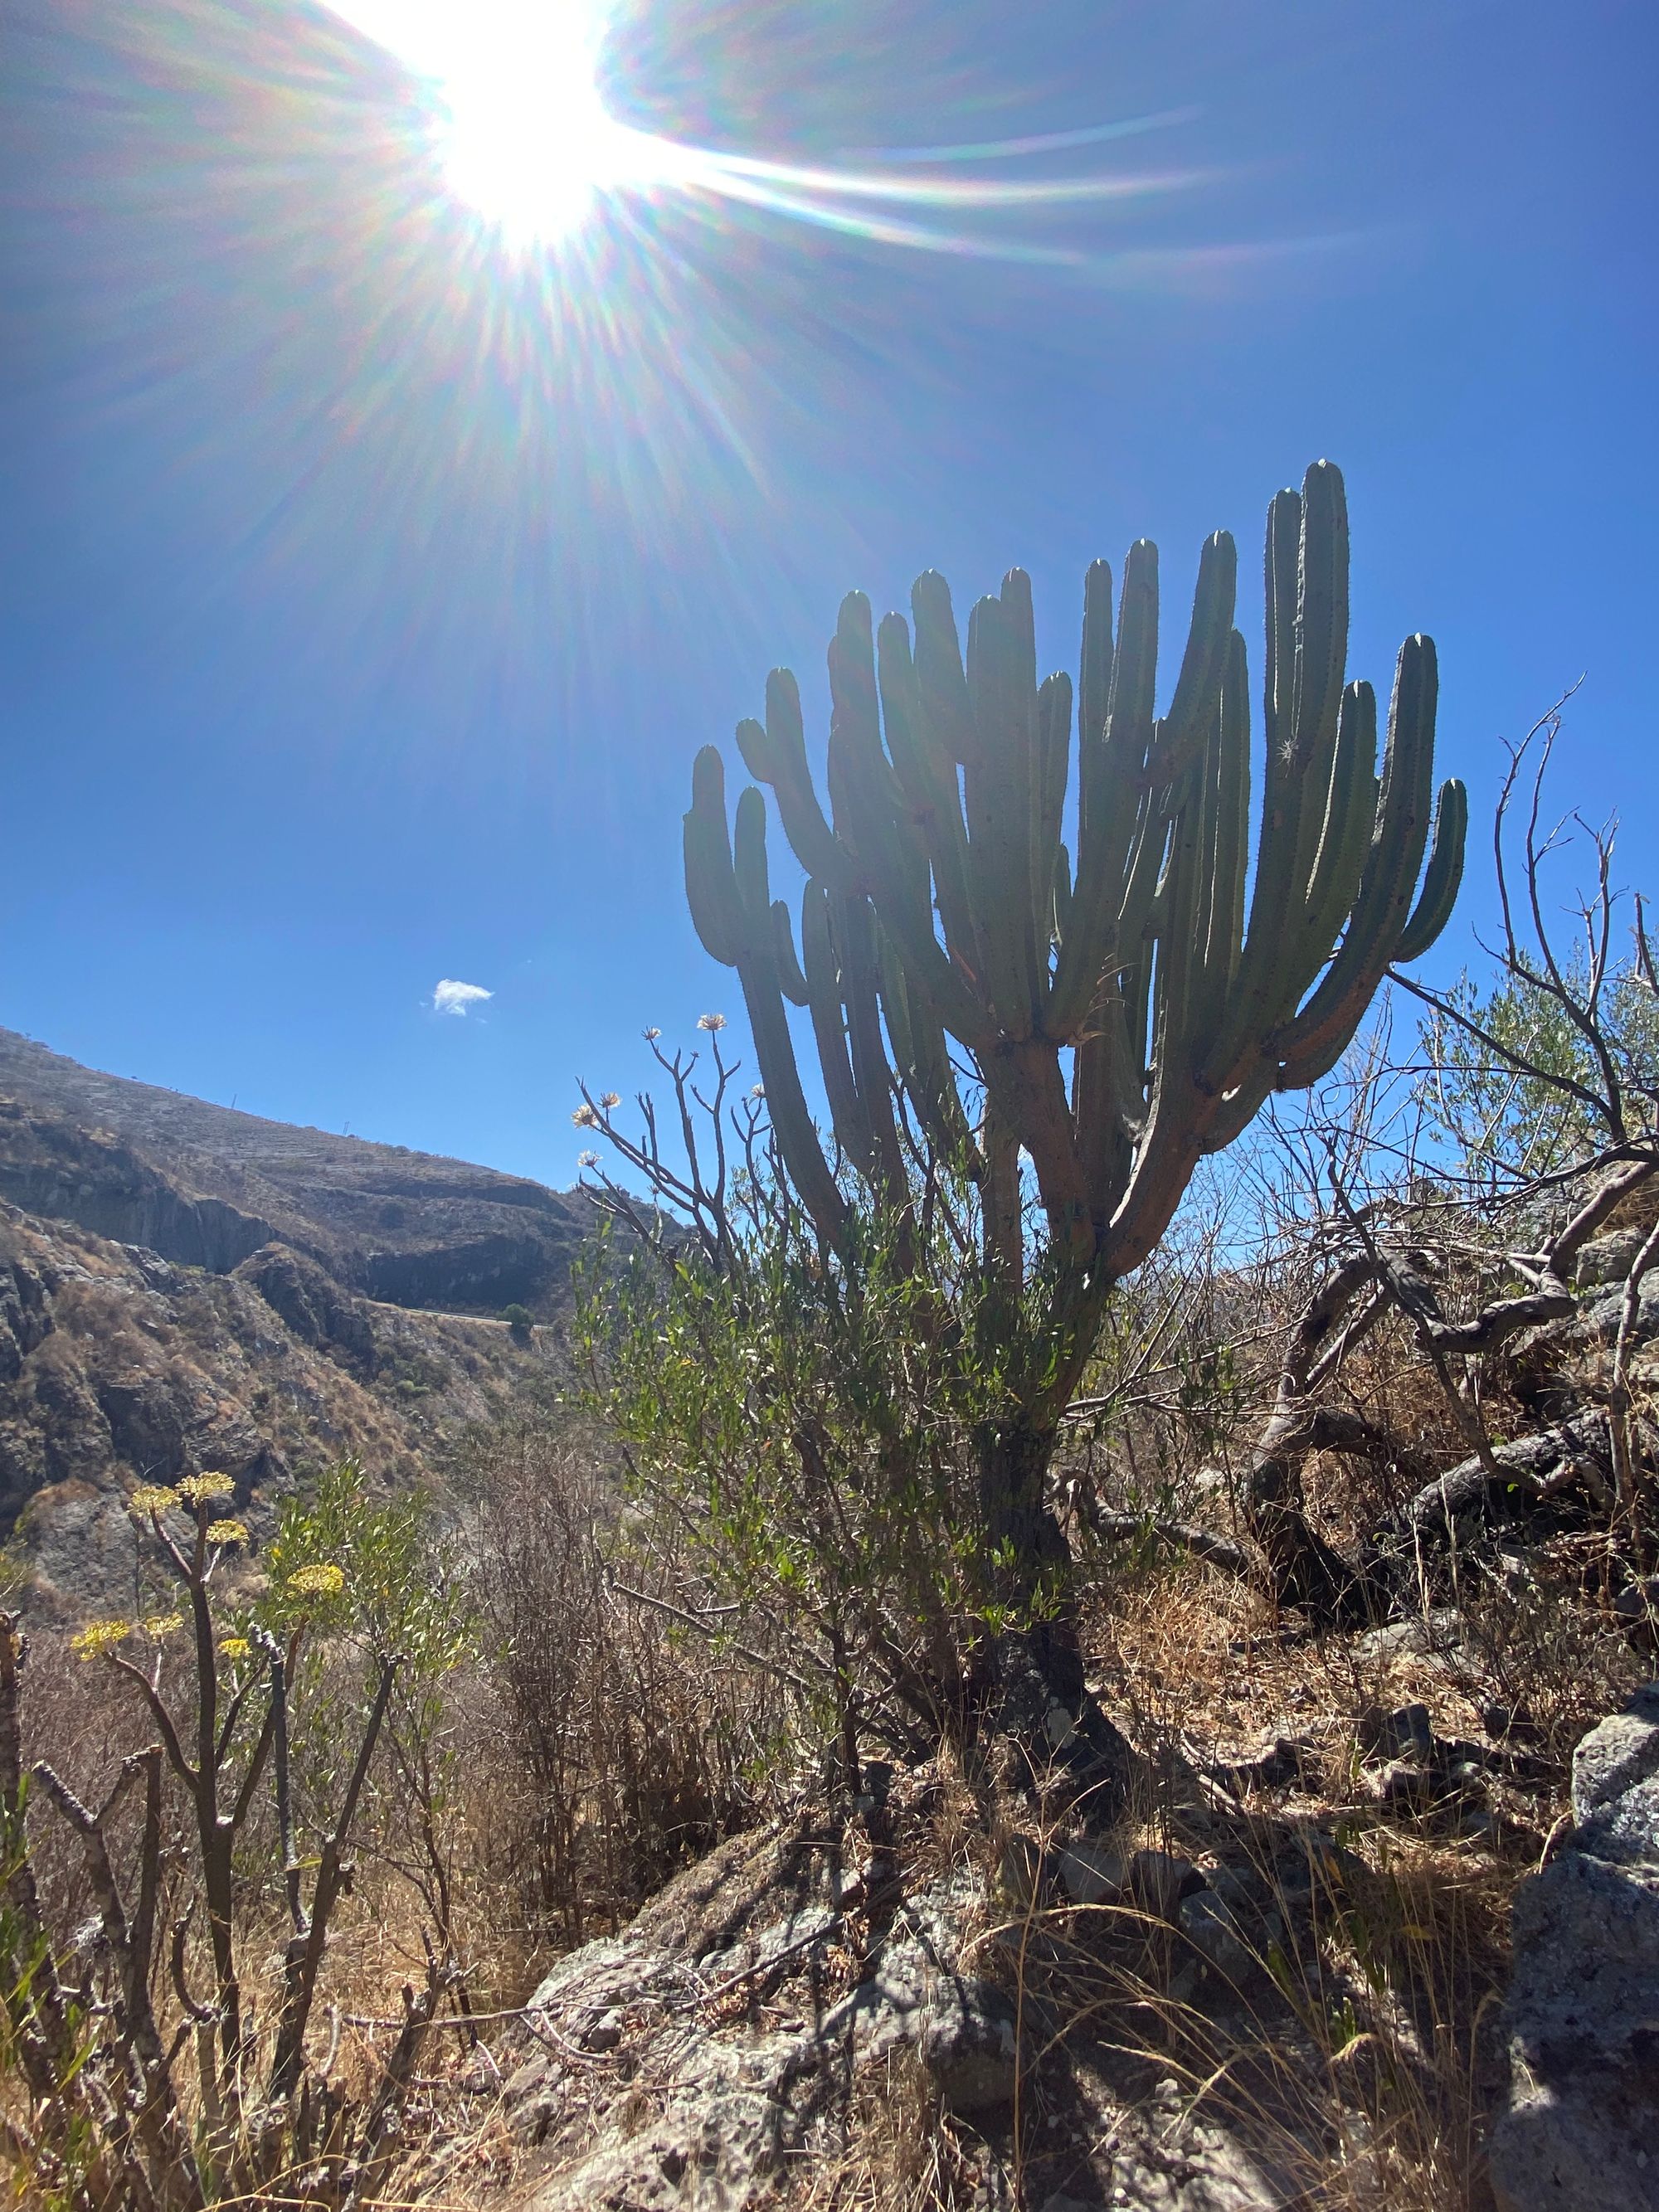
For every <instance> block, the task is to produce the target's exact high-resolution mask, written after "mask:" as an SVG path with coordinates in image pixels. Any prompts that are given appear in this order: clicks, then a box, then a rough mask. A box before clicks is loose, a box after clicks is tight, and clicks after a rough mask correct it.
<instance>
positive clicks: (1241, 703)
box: [1204, 630, 1250, 1022]
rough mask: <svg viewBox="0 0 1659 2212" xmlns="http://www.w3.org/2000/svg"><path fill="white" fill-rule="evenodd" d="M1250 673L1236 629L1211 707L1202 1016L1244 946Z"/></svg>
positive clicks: (1215, 1009)
mask: <svg viewBox="0 0 1659 2212" xmlns="http://www.w3.org/2000/svg"><path fill="white" fill-rule="evenodd" d="M1249 687H1250V671H1249V658H1248V655H1247V654H1246V652H1245V648H1244V641H1243V638H1242V637H1241V636H1240V635H1239V634H1238V632H1237V630H1234V631H1233V633H1232V635H1231V637H1230V639H1229V640H1228V651H1227V665H1226V670H1225V675H1224V677H1223V679H1222V692H1221V698H1220V701H1219V702H1218V705H1217V708H1216V720H1217V732H1218V743H1219V746H1220V759H1219V762H1218V767H1217V783H1218V801H1217V819H1216V845H1215V871H1216V881H1215V892H1214V896H1213V898H1212V902H1211V907H1210V935H1209V942H1208V945H1207V946H1206V953H1205V962H1204V965H1205V969H1206V974H1207V975H1208V976H1209V978H1210V980H1211V986H1212V999H1213V1004H1212V1006H1211V1008H1210V1010H1209V1016H1208V1018H1209V1019H1210V1020H1211V1021H1212V1022H1213V1021H1214V1020H1215V1019H1216V1018H1218V1016H1219V1012H1220V1005H1221V998H1222V995H1223V994H1225V991H1226V990H1227V989H1228V988H1229V987H1231V983H1232V981H1233V978H1234V977H1235V976H1236V975H1237V973H1238V963H1239V961H1240V959H1241V958H1242V957H1243V951H1244V942H1243V940H1244V878H1245V873H1246V871H1247V870H1248V868H1249V864H1250V688H1249Z"/></svg>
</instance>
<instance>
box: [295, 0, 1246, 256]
mask: <svg viewBox="0 0 1659 2212" xmlns="http://www.w3.org/2000/svg"><path fill="white" fill-rule="evenodd" d="M613 6H614V0H540V4H537V0H336V4H335V7H334V11H333V12H334V13H335V14H336V15H339V16H340V17H342V18H343V20H344V21H347V22H349V23H350V24H351V25H352V26H353V27H354V28H356V29H357V30H359V31H361V32H362V33H364V34H365V35H366V36H367V37H368V38H370V39H372V40H374V41H375V43H376V44H377V45H379V46H383V47H384V48H386V50H387V51H388V52H391V53H392V54H393V55H395V56H396V57H397V58H398V59H399V60H400V61H402V62H403V63H404V64H405V65H406V66H407V67H408V68H409V69H410V70H412V71H414V72H415V73H416V75H417V76H421V77H423V78H425V79H426V80H427V81H428V83H429V84H430V86H431V88H432V107H433V114H434V122H435V136H436V138H437V142H438V145H439V149H440V151H441V157H442V161H443V165H444V170H445V174H446V177H447V182H448V185H449V187H450V190H451V191H453V193H454V195H455V197H457V198H458V199H459V200H460V201H462V202H464V203H465V204H467V205H469V206H471V208H472V209H473V210H475V211H476V212H477V214H478V215H479V216H482V217H483V220H484V221H485V222H488V223H489V224H490V225H492V226H493V227H494V228H495V229H497V230H498V231H499V232H500V234H501V236H502V238H503V239H504V240H507V242H508V243H509V244H513V245H516V246H554V247H556V246H559V245H560V244H561V243H562V241H564V240H568V239H569V238H571V237H572V236H573V235H574V234H576V233H578V232H580V230H581V229H582V228H583V227H584V226H585V225H586V223H587V222H588V221H589V220H590V219H591V218H592V216H594V215H595V214H596V213H597V212H598V211H599V210H600V209H601V207H602V206H604V205H605V204H606V203H607V202H612V201H615V200H617V199H618V198H620V197H624V196H627V195H629V194H637V195H644V196H647V197H662V196H665V195H671V194H678V195H683V196H689V197H703V198H706V199H711V200H722V199H723V200H726V201H729V202H732V203H737V204H743V205H746V206H749V207H754V208H759V209H763V210H768V211H769V212H770V213H772V214H774V215H777V216H786V217H788V218H791V219H793V220H794V221H797V222H805V223H810V224H814V225H817V226H818V227H820V228H826V229H830V230H836V231H842V232H844V233H848V234H852V235H854V236H857V237H863V238H866V239H870V240H877V241H879V242H883V243H886V244H890V245H900V246H919V247H925V248H928V249H931V250H933V251H936V252H958V253H960V252H968V253H975V252H977V253H987V254H992V255H995V256H996V257H998V258H1006V259H1015V260H1024V261H1046V262H1055V261H1058V262H1075V261H1079V260H1081V259H1083V258H1085V257H1084V256H1083V255H1082V254H1080V253H1079V252H1078V251H1077V250H1075V249H1074V248H1070V247H1066V246H1054V245H1044V244H1042V243H1036V242H1032V241H1030V240H1022V239H1018V238H1013V237H1010V236H1008V235H1007V234H994V233H987V232H986V231H984V230H983V229H982V228H977V229H976V228H970V227H964V219H965V222H966V224H967V225H969V226H971V225H972V224H973V223H974V222H975V218H977V217H979V216H985V215H992V216H995V215H998V214H1006V213H1011V212H1012V213H1018V212H1030V211H1033V210H1054V209H1060V208H1064V207H1067V206H1074V205H1078V204H1083V203H1089V202H1093V203H1103V202H1109V201H1115V200H1128V199H1139V198H1144V197H1146V196H1147V195H1149V194H1151V193H1155V192H1167V191H1174V190H1177V189H1180V188H1182V187H1185V186H1189V185H1194V184H1197V183H1200V182H1201V181H1203V179H1202V177H1201V175H1200V173H1198V172H1194V171H1192V170H1177V171H1163V172H1160V173H1157V174H1155V175H1133V174H1127V175H1121V174H1101V173H1095V174H1085V175H1080V176H1069V177H1067V176H1059V177H1056V176H1053V175H1040V176H1035V177H1023V178H1021V177H1016V178H1008V177H1006V176H1000V177H995V178H975V177H963V176H962V175H961V174H960V173H957V174H955V175H945V176H931V175H924V174H920V173H918V170H919V169H920V168H921V167H923V166H924V165H925V166H927V167H933V166H935V165H937V166H939V167H952V166H954V167H957V169H958V171H959V169H960V166H961V165H962V164H963V163H969V162H998V163H1000V162H1006V161H1009V160H1011V159H1019V158H1022V157H1033V156H1035V157H1042V156H1046V155H1050V154H1052V153H1054V152H1058V151H1061V150H1066V149H1073V148H1078V147H1082V146H1092V145H1096V144H1099V143H1104V142H1106V141H1108V140H1111V139H1117V138H1121V137H1130V136H1133V135H1137V134H1139V133H1140V132H1143V131H1151V130H1156V129H1158V128H1159V127H1161V126H1164V125H1169V124H1172V123H1179V122H1185V121H1187V120H1188V119H1190V115H1191V111H1190V110H1181V111H1178V112H1174V113H1170V114H1165V115H1158V116H1146V117H1142V118H1134V119H1132V120H1129V121H1127V122H1119V123H1110V124H1103V125H1095V126H1091V128H1089V129H1087V130H1081V131H1065V132H1060V133H1059V134H1055V135H1052V136H1049V137H1032V138H1024V139H1012V140H1000V141H997V142H994V143H986V144H978V145H969V146H945V147H937V148H922V149H902V148H896V149H887V150H884V153H883V154H882V155H879V156H878V157H877V159H878V161H879V162H880V164H881V166H880V167H846V168H842V167H832V166H828V165H824V164H821V163H820V164H814V165H811V166H802V165H798V164H794V163H791V162H787V161H764V160H760V159H757V158H754V157H751V156H750V155H742V154H737V153H729V152H720V151H717V150H715V149H710V148H705V147H699V146H694V145H688V144H685V143H682V142H681V141H679V140H678V139H674V138H671V137H664V136H661V135H659V134H658V133H655V132H653V131H640V130H636V129H634V128H633V127H631V126H630V125H627V124H624V123H622V122H620V121H618V120H617V118H616V117H615V116H613V115H612V114H611V112H610V111H609V109H608V108H607V107H606V106H605V97H604V93H603V89H602V63H603V53H604V46H605V36H606V32H607V28H608V22H609V17H610V15H611V11H612V8H613Z"/></svg>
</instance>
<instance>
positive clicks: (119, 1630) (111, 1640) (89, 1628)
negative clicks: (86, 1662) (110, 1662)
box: [70, 1620, 132, 1659]
mask: <svg viewBox="0 0 1659 2212" xmlns="http://www.w3.org/2000/svg"><path fill="white" fill-rule="evenodd" d="M131 1633H132V1623H131V1621H130V1620H89V1621H88V1623H87V1625H86V1626H85V1627H84V1628H83V1629H82V1630H81V1631H80V1632H79V1634H78V1635H75V1636H72V1637H70V1650H71V1651H72V1652H73V1653H74V1654H75V1656H76V1658H77V1659H98V1658H101V1657H102V1656H103V1655H104V1653H105V1652H106V1651H113V1650H114V1649H115V1647H116V1645H117V1644H125V1642H126V1640H127V1638H128V1637H129V1636H131Z"/></svg>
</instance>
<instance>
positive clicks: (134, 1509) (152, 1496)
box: [127, 1482, 179, 1515]
mask: <svg viewBox="0 0 1659 2212" xmlns="http://www.w3.org/2000/svg"><path fill="white" fill-rule="evenodd" d="M178 1503H179V1493H178V1492H177V1491H176V1490H169V1489H168V1488H167V1485H166V1484H165V1483H164V1482H141V1483H140V1484H139V1486H138V1487H137V1490H135V1491H134V1492H133V1493H132V1495H131V1498H128V1500H127V1510H128V1512H129V1513H154V1514H157V1515H159V1514H162V1513H170V1512H171V1511H172V1510H173V1507H174V1506H175V1505H176V1504H178Z"/></svg>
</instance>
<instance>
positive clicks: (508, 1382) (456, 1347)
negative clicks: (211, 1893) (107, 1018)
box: [0, 1030, 593, 1613]
mask: <svg viewBox="0 0 1659 2212" xmlns="http://www.w3.org/2000/svg"><path fill="white" fill-rule="evenodd" d="M592 1220H593V1215H592V1207H591V1206H590V1204H589V1201H588V1200H586V1199H585V1198H584V1197H583V1196H582V1195H581V1194H580V1193H576V1192H558V1191H554V1190H550V1189H547V1188H544V1186H543V1185H542V1184H540V1183H535V1182H529V1181H527V1180H526V1179H525V1178H523V1177H521V1176H506V1175H499V1174H496V1173H495V1172H494V1171H493V1170H490V1169H488V1168H479V1167H473V1166H470V1165H468V1164H466V1163H465V1162H463V1161H459V1160H447V1159H441V1158H435V1157H434V1156H433V1155H432V1154H429V1153H424V1152H408V1151H405V1150H404V1148H403V1147H401V1146H395V1145H376V1144H370V1143H368V1142H366V1141H364V1140H362V1139H359V1138H355V1137H337V1136H331V1135H329V1134H327V1133H325V1132H324V1131H322V1130H319V1129H305V1128H295V1127H289V1125H288V1124H287V1123H285V1122H281V1121H263V1120H261V1119H260V1118H259V1117H258V1116H257V1115H252V1114H240V1113H237V1112H234V1110H232V1109H228V1108H225V1107H222V1106H212V1105H209V1104H208V1103H205V1102H204V1100H202V1099H198V1098H189V1097H181V1096H180V1095H179V1094H178V1093H177V1092H174V1091H163V1090H159V1089H157V1088H155V1086H153V1085H149V1084H143V1083H131V1082H128V1081H125V1080H124V1079H122V1078H120V1077H117V1076H110V1075H103V1074H100V1073H96V1072H95V1071H94V1070H93V1069H91V1068H86V1067H82V1066H80V1065H79V1064H78V1063H77V1062H76V1061H75V1060H66V1059H64V1058H63V1057H62V1056H61V1055H60V1054H57V1053H53V1052H50V1051H48V1050H47V1049H46V1047H45V1046H43V1045H39V1044H36V1043H34V1042H32V1041H30V1040H29V1039H27V1038H25V1037H21V1036H16V1035H15V1034H14V1033H13V1032H11V1031H9V1030H0V1541H7V1540H9V1541H11V1542H12V1543H13V1546H14V1548H15V1551H16V1552H17V1553H20V1554H21V1556H22V1558H23V1559H25V1561H26V1562H27V1565H28V1566H29V1567H30V1569H31V1571H32V1573H33V1577H34V1581H35V1588H34V1592H33V1601H34V1602H36V1603H44V1604H46V1605H48V1606H52V1607H55V1608H57V1609H60V1610H63V1611H65V1612H71V1613H81V1612H84V1611H87V1610H89V1609H92V1610H95V1609H99V1608H106V1609H108V1608H117V1609H118V1608H120V1607H124V1606H125V1605H126V1604H128V1603H130V1602H131V1601H132V1599H133V1597H134V1595H135V1592H134V1590H133V1587H132V1584H133V1576H134V1572H135V1567H136V1558H137V1554H136V1549H135V1547H134V1543H133V1538H132V1532H131V1527H130V1524H129V1522H128V1520H127V1516H126V1513H125V1508H124V1506H123V1504H122V1498H123V1495H124V1493H125V1492H126V1491H127V1490H129V1489H130V1488H131V1486H133V1484H135V1483H136V1482H137V1481H140V1480H161V1481H169V1480H174V1479H176V1478H177V1477H178V1476H179V1475H180V1474H186V1473H189V1472H191V1471H196V1470H200V1469H204V1468H222V1469H223V1471H224V1472H226V1473H228V1474H232V1475H234V1477H235V1479H236V1483H237V1492H238V1499H239V1504H238V1509H237V1510H239V1512H240V1513H241V1515H242V1516H243V1517H244V1518H246V1520H247V1521H248V1522H249V1525H250V1528H252V1532H253V1534H254V1535H255V1538H256V1540H257V1538H258V1534H259V1533H260V1530H261V1528H263V1527H264V1526H265V1525H267V1524H268V1522H269V1517H270V1510H271V1508H272V1506H273V1504H274V1503H275V1501H276V1498H279V1497H280V1495H281V1494H282V1493H283V1492H284V1491H285V1490H287V1489H288V1488H289V1487H290V1486H292V1485H293V1484H294V1483H295V1481H296V1480H301V1479H302V1478H303V1477H304V1476H305V1475H306V1474H307V1473H309V1472H312V1471H313V1470H314V1469H315V1468H318V1467H319V1466H321V1465H323V1464H325V1463H326V1462H328V1461H329V1460H330V1459H332V1458H335V1457H337V1456H338V1455H341V1454H342V1453H343V1452H347V1451H352V1452H356V1453H357V1454H359V1455H361V1456H362V1458H363V1459H364V1461H365V1462H366V1463H367V1465H368V1468H369V1470H370V1472H371V1474H373V1475H374V1477H375V1478H376V1479H377V1480H380V1481H381V1482H383V1483H386V1484H401V1483H408V1482H413V1481H416V1480H422V1479H425V1478H430V1477H433V1476H435V1475H438V1474H441V1469H442V1467H443V1464H444V1462H445V1460H446V1458H447V1454H448V1452H449V1450H450V1449H451V1448H452V1446H453V1443H454V1441H455V1439H456V1438H457V1437H458V1436H459V1434H460V1433H461V1432H462V1431H464V1430H465V1428H467V1427H468V1426H469V1425H472V1424H475V1423H477V1422H479V1421H482V1420H485V1419H489V1418H490V1417H491V1416H492V1415H495V1414H498V1413H501V1411H502V1410H503V1409H504V1408H505V1407H507V1405H508V1404H509V1403H511V1402H512V1401H513V1399H514V1398H515V1397H520V1396H522V1395H526V1394H530V1395H534V1394H537V1393H542V1392H545V1391H546V1390H547V1389H549V1388H550V1387H551V1386H552V1385H553V1384H554V1383H556V1380H557V1368H556V1356H557V1355H556V1343H557V1338H556V1332H554V1331H552V1330H550V1329H548V1328H538V1330H536V1331H535V1332H534V1334H530V1333H528V1332H526V1331H524V1330H522V1329H520V1332H519V1333H518V1334H517V1335H516V1336H515V1334H513V1331H512V1330H510V1329H509V1328H507V1326H506V1325H505V1324H504V1323H503V1322H501V1320H500V1318H499V1316H500V1313H501V1309H502V1308H503V1307H504V1306H506V1305H508V1304H519V1305H522V1306H524V1307H526V1308H528V1309H529V1310H530V1312H531V1313H532V1316H535V1317H536V1319H537V1320H538V1322H543V1323H545V1322H548V1321H550V1320H551V1319H553V1318H554V1317H556V1316H557V1315H558V1314H559V1313H560V1311H561V1310H562V1307H563V1305H564V1304H565V1303H566V1301H567V1299H568V1291H569V1279H570V1267H571V1262H572V1260H573V1258H574V1255H575V1254H576V1252H577V1250H578V1249H579V1248H580V1245H581V1243H582V1242H583V1239H584V1238H585V1237H586V1235H587V1234H588V1232H589V1231H590V1229H591V1228H592Z"/></svg>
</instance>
